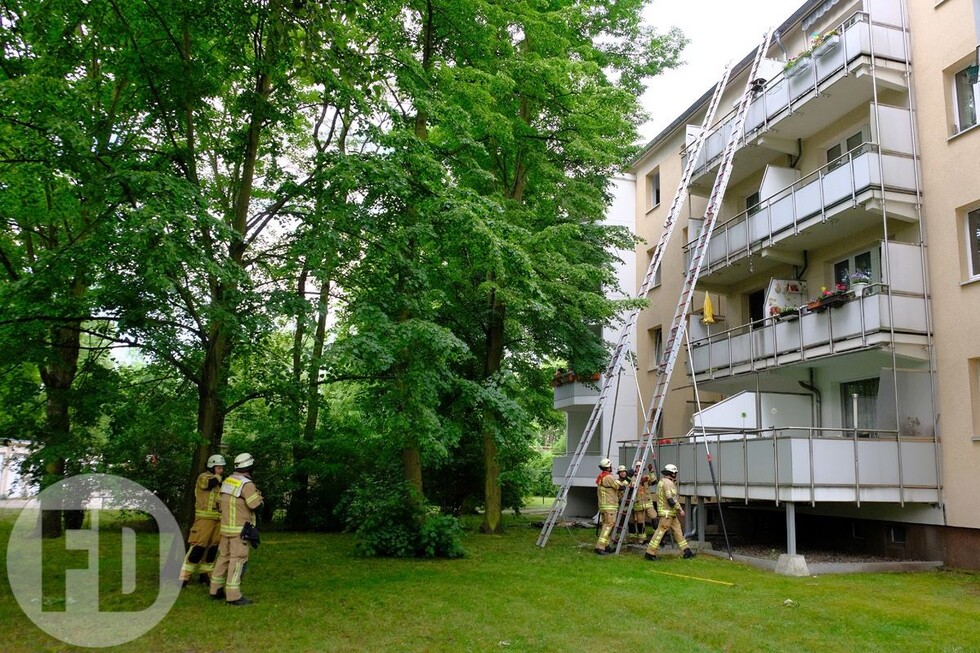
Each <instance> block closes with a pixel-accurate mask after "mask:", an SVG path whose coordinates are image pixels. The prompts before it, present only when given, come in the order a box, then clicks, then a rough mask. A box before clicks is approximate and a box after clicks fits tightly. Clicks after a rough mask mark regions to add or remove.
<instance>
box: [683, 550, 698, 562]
mask: <svg viewBox="0 0 980 653" xmlns="http://www.w3.org/2000/svg"><path fill="white" fill-rule="evenodd" d="M696 555H697V554H696V553H695V552H694V551H691V549H690V547H688V548H686V549H684V559H685V560H686V559H687V558H693V557H694V556H696Z"/></svg>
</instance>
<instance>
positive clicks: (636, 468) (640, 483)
mask: <svg viewBox="0 0 980 653" xmlns="http://www.w3.org/2000/svg"><path fill="white" fill-rule="evenodd" d="M642 467H643V461H640V460H637V461H636V462H634V463H633V487H635V488H636V500H635V501H634V502H633V532H634V533H636V534H637V535H639V536H640V538H641V539H643V540H644V542H643V543H644V544H646V543H648V542H649V541H650V538H652V537H653V534H652V533H651V534H650V536H649V537H647V535H646V532H647V526H650V527H651V528H652V529H654V530H656V528H657V511H656V510H654V508H653V494H652V493H651V486H653V485H655V484H656V483H657V476H656V475H655V474H654V473H653V465H651V464H649V463H648V464H647V473H646V474H644V473H642Z"/></svg>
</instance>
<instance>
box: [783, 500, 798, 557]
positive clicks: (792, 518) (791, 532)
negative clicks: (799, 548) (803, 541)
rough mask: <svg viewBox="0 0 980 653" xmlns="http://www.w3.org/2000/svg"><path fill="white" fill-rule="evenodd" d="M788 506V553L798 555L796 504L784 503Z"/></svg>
mask: <svg viewBox="0 0 980 653" xmlns="http://www.w3.org/2000/svg"><path fill="white" fill-rule="evenodd" d="M783 505H784V506H786V553H788V554H789V555H796V504H795V503H793V502H792V501H784V502H783Z"/></svg>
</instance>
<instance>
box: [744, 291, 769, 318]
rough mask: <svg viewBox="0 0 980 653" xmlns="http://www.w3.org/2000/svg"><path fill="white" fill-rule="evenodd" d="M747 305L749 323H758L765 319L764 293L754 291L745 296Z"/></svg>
mask: <svg viewBox="0 0 980 653" xmlns="http://www.w3.org/2000/svg"><path fill="white" fill-rule="evenodd" d="M746 298H747V300H748V304H749V322H759V321H761V320H764V319H765V317H766V310H765V309H766V291H765V290H756V291H755V292H750V293H749V294H748V295H747V296H746Z"/></svg>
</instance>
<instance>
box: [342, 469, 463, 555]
mask: <svg viewBox="0 0 980 653" xmlns="http://www.w3.org/2000/svg"><path fill="white" fill-rule="evenodd" d="M338 511H339V512H341V513H342V514H343V519H344V523H345V524H346V525H347V530H348V531H352V532H354V534H355V535H356V536H357V545H356V547H355V551H356V553H358V554H359V555H364V556H370V557H385V556H390V557H395V558H410V557H427V558H436V557H444V558H459V557H462V556H463V554H464V551H463V546H462V543H461V542H460V536H461V535H462V527H461V526H460V525H459V522H458V521H457V520H456V518H455V517H451V516H449V515H442V514H439V512H438V508H434V507H432V506H430V505H429V504H427V503H426V502H425V499H424V498H423V497H422V496H420V495H419V494H418V492H416V491H415V490H414V488H412V487H411V486H410V485H409V484H408V483H407V482H405V481H390V480H388V479H359V480H358V482H357V483H355V484H354V485H352V486H351V487H350V489H349V490H348V491H347V493H346V495H345V497H344V501H342V502H341V505H340V506H339V507H338Z"/></svg>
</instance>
